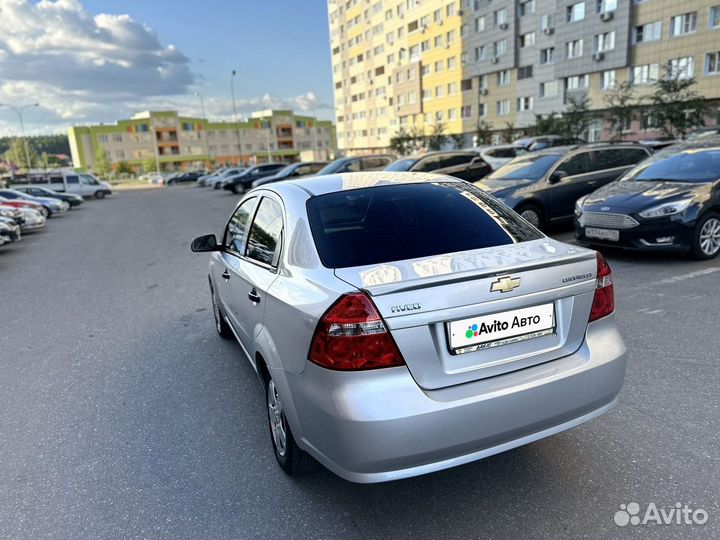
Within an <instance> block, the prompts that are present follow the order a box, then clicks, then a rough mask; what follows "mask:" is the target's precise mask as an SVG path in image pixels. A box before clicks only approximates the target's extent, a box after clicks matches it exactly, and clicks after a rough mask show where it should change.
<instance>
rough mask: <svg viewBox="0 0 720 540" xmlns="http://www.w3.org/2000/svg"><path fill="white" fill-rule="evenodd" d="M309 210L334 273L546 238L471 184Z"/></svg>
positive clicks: (411, 188)
mask: <svg viewBox="0 0 720 540" xmlns="http://www.w3.org/2000/svg"><path fill="white" fill-rule="evenodd" d="M307 209H308V217H309V221H310V228H311V230H312V233H313V238H314V239H315V244H316V246H317V249H318V254H319V255H320V259H321V261H322V263H323V265H324V266H326V267H327V268H347V267H350V266H363V265H369V264H378V263H386V262H392V261H398V260H404V259H413V258H418V257H433V256H436V255H441V254H445V253H455V252H459V251H465V250H472V249H479V248H486V247H491V246H500V245H506V244H513V243H515V242H524V241H528V240H535V239H538V238H542V234H541V233H539V232H538V231H537V230H535V229H533V228H532V227H530V226H528V225H527V224H526V223H525V222H524V221H522V220H520V219H519V217H518V216H517V214H515V213H514V212H512V211H511V210H510V209H508V208H507V206H505V205H504V204H503V203H501V202H499V201H497V200H496V199H494V198H492V197H490V196H489V195H487V194H486V193H484V192H483V191H481V190H480V189H479V188H477V187H476V186H474V185H472V184H469V183H465V182H433V183H422V184H398V185H391V186H377V187H371V188H361V189H354V190H347V191H341V192H336V193H329V194H327V195H320V196H317V197H312V198H311V199H310V200H309V201H308V202H307ZM438 216H443V217H442V219H438Z"/></svg>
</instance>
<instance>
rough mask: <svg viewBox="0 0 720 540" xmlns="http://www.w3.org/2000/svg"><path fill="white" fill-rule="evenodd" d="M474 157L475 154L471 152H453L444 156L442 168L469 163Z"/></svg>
mask: <svg viewBox="0 0 720 540" xmlns="http://www.w3.org/2000/svg"><path fill="white" fill-rule="evenodd" d="M473 157H475V156H471V155H469V154H451V155H449V156H445V157H443V158H442V160H441V162H440V163H441V165H440V168H442V169H444V168H445V167H458V166H460V165H468V164H470V162H471V161H472V159H473Z"/></svg>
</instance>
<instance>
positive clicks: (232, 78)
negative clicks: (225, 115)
mask: <svg viewBox="0 0 720 540" xmlns="http://www.w3.org/2000/svg"><path fill="white" fill-rule="evenodd" d="M235 75H237V71H236V70H234V69H233V70H232V73H231V74H230V94H231V95H232V106H233V122H234V123H235V138H236V139H237V147H238V149H239V150H238V162H239V161H240V153H241V152H242V147H241V146H240V130H239V129H238V127H237V121H238V118H237V105H236V104H235Z"/></svg>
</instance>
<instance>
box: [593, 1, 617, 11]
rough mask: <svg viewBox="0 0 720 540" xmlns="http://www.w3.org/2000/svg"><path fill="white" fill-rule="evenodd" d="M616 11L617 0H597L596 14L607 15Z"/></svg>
mask: <svg viewBox="0 0 720 540" xmlns="http://www.w3.org/2000/svg"><path fill="white" fill-rule="evenodd" d="M616 9H617V0H597V12H598V13H607V12H609V11H615V10H616Z"/></svg>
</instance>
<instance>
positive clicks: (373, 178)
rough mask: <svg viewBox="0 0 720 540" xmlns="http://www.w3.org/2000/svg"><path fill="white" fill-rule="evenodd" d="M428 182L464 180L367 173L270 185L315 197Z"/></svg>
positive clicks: (440, 175)
mask: <svg viewBox="0 0 720 540" xmlns="http://www.w3.org/2000/svg"><path fill="white" fill-rule="evenodd" d="M428 182H459V183H462V182H464V180H460V179H458V178H452V177H450V176H445V175H443V174H433V173H421V172H390V171H368V172H353V173H340V174H327V175H323V176H310V177H306V178H298V179H297V180H289V181H285V182H282V183H281V184H271V185H272V186H273V189H278V190H281V189H283V187H284V186H295V187H298V188H300V189H302V190H303V191H305V192H306V193H307V194H308V195H311V196H317V195H327V194H328V193H336V192H339V191H348V190H351V189H360V188H368V187H376V186H390V185H399V184H423V183H428ZM263 187H265V186H263Z"/></svg>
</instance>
